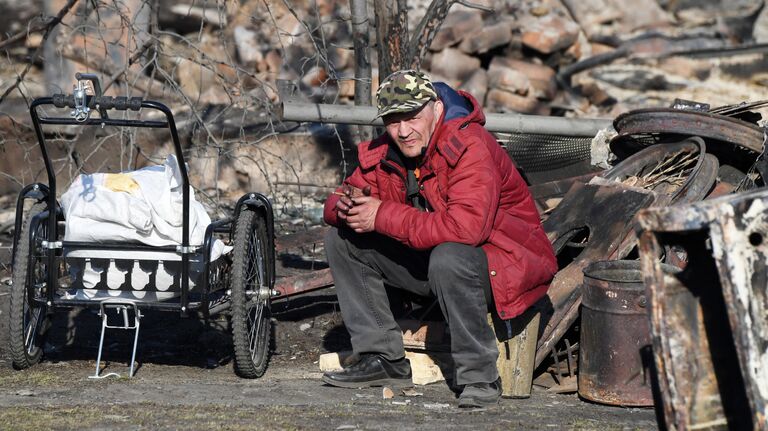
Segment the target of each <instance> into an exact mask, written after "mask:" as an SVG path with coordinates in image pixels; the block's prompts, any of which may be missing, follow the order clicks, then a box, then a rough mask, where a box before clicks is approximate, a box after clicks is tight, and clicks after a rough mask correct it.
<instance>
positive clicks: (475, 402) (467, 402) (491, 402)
mask: <svg viewBox="0 0 768 431" xmlns="http://www.w3.org/2000/svg"><path fill="white" fill-rule="evenodd" d="M497 405H499V398H493V399H491V398H485V399H483V398H476V397H472V398H466V399H463V400H461V399H460V400H459V408H462V409H481V408H485V407H493V406H497Z"/></svg>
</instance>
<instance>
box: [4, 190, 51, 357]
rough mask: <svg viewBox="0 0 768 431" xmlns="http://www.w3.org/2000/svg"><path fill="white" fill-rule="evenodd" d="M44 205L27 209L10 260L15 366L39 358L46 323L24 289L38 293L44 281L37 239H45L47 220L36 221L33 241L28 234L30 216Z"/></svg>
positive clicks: (42, 312) (41, 310) (41, 309)
mask: <svg viewBox="0 0 768 431" xmlns="http://www.w3.org/2000/svg"><path fill="white" fill-rule="evenodd" d="M45 209H46V205H45V204H44V203H36V204H34V205H33V206H32V208H31V209H30V210H29V211H28V212H27V215H26V218H25V219H24V222H23V224H22V227H21V232H20V233H19V242H18V245H17V246H16V256H15V259H14V261H13V278H12V279H13V286H12V288H11V304H10V319H9V320H10V325H9V326H10V327H9V332H10V334H9V336H10V344H11V345H10V347H11V356H12V360H13V366H14V367H15V368H17V369H24V368H29V367H31V366H32V365H34V364H36V363H38V362H39V361H40V357H41V356H42V354H43V343H44V342H45V334H46V332H47V330H48V327H49V325H50V316H49V315H48V310H47V307H46V306H44V305H39V304H31V303H30V302H29V295H28V291H29V290H32V291H33V296H36V297H37V296H42V291H43V286H44V285H45V282H46V274H47V265H46V264H45V262H44V261H43V259H44V257H43V250H42V247H41V244H40V243H41V241H42V240H43V239H47V235H48V224H47V223H40V225H39V226H38V227H37V235H36V241H35V243H34V244H32V243H31V242H30V238H29V230H30V228H31V224H32V218H33V217H34V216H35V215H37V214H39V213H41V212H43V211H45Z"/></svg>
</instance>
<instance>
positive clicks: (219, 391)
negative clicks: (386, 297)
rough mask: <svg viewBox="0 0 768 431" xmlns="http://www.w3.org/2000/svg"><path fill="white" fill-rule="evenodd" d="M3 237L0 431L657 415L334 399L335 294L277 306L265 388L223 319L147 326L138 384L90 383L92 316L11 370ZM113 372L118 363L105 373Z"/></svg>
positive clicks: (375, 392) (545, 423) (507, 402)
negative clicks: (243, 361)
mask: <svg viewBox="0 0 768 431" xmlns="http://www.w3.org/2000/svg"><path fill="white" fill-rule="evenodd" d="M9 240H10V239H9V237H7V236H6V237H3V238H2V241H0V242H2V246H0V247H2V251H1V253H2V255H1V256H0V257H1V258H2V273H1V274H0V279H2V281H3V283H2V285H0V286H1V287H0V320H1V321H2V325H3V328H4V329H3V330H2V331H0V429H9V430H27V429H29V430H32V429H61V430H69V429H78V430H96V429H98V430H105V429H106V430H136V429H148V430H149V429H151V430H155V429H184V430H207V429H222V430H241V429H242V430H246V429H248V430H262V429H264V430H271V429H280V430H282V429H288V430H291V429H297V430H316V429H321V430H356V429H361V430H362V429H370V430H399V429H425V430H427V429H440V430H447V429H481V430H486V429H487V430H502V429H503V430H507V429H525V430H539V429H541V430H550V429H551V430H557V429H585V430H586V429H590V430H591V429H594V430H606V429H608V430H610V429H615V430H624V429H628V430H649V429H655V428H656V422H655V415H654V411H653V410H652V409H644V408H621V407H610V406H604V405H599V404H594V403H589V402H586V401H583V400H581V399H579V397H578V396H577V395H576V394H568V395H558V394H552V393H549V392H547V391H545V390H543V389H538V388H536V387H535V388H534V391H533V394H532V396H531V398H529V399H523V400H513V399H503V400H502V401H501V403H500V405H499V406H498V407H495V408H492V409H487V410H485V411H471V412H466V411H462V410H459V409H458V408H457V407H456V396H455V394H454V393H453V392H452V391H451V390H450V388H449V387H448V385H447V384H445V383H435V384H431V385H427V386H418V387H417V388H416V391H417V392H418V393H421V395H419V396H409V397H406V396H404V395H403V394H402V393H397V394H396V396H395V397H394V398H393V399H384V398H383V397H382V389H381V388H370V389H357V390H354V389H339V388H333V387H330V386H326V385H324V384H323V383H322V382H321V381H320V376H321V374H320V372H319V369H318V365H317V360H318V356H319V355H320V353H323V352H327V351H337V350H341V349H345V348H349V337H348V335H347V333H346V330H344V328H343V326H342V325H341V316H340V314H339V313H338V311H337V310H338V308H337V304H336V300H335V295H334V291H333V289H332V288H331V289H324V290H320V291H317V292H315V293H310V294H304V295H301V296H298V297H295V298H293V299H290V300H283V301H281V302H276V303H275V304H273V312H274V313H273V321H274V340H275V345H274V350H275V351H274V355H273V356H272V361H271V363H270V365H269V368H268V369H267V372H266V374H265V376H264V377H262V378H260V379H256V380H245V379H240V378H238V377H237V376H235V374H234V372H233V369H232V361H231V357H230V355H231V338H230V335H229V332H228V325H227V322H226V319H224V318H221V319H220V320H214V321H210V322H207V323H206V322H202V321H198V320H194V319H182V318H180V317H179V316H177V315H176V314H173V313H151V312H147V313H146V317H145V318H144V319H142V332H141V335H140V341H139V343H140V344H139V351H138V355H137V356H138V358H137V360H138V362H139V363H140V368H139V369H138V371H137V374H136V376H135V377H134V378H132V379H129V378H125V377H121V378H114V377H111V378H106V379H103V380H94V379H89V378H88V376H89V375H92V374H93V373H94V369H95V359H96V354H97V347H98V337H99V326H98V323H99V321H98V318H97V316H96V314H95V313H93V312H91V311H88V310H74V311H72V312H70V313H66V312H65V313H59V314H57V315H56V317H55V319H54V326H53V329H52V332H51V333H50V337H49V344H48V345H47V346H46V349H45V356H44V359H43V361H42V362H41V363H40V364H38V365H36V366H34V367H32V368H31V369H28V370H24V371H17V370H14V369H13V368H12V367H11V362H10V358H9V355H8V345H7V344H8V335H7V329H5V328H7V323H8V322H7V316H8V299H9V286H8V285H7V284H6V283H5V281H6V280H7V279H8V275H9V274H8V270H7V269H8V261H9V254H10V249H9V248H8V245H9ZM121 332H122V331H112V332H108V333H107V339H106V341H105V357H104V359H106V360H107V361H109V362H108V368H107V370H106V371H116V372H122V373H125V372H126V371H127V362H128V361H129V358H130V341H131V339H130V338H129V334H125V333H121ZM112 361H114V362H112Z"/></svg>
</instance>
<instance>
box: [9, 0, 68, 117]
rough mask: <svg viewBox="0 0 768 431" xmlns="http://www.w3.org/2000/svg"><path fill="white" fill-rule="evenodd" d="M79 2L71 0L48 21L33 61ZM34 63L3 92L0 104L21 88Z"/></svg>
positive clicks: (31, 62)
mask: <svg viewBox="0 0 768 431" xmlns="http://www.w3.org/2000/svg"><path fill="white" fill-rule="evenodd" d="M77 1H78V0H69V1H68V2H67V4H65V5H64V7H63V8H61V10H59V13H57V14H56V16H55V17H53V19H52V20H50V21H48V23H47V24H46V25H45V26H43V28H42V30H44V31H45V33H43V40H42V42H41V43H40V45H39V46H38V47H37V48H36V49H35V52H34V54H32V58H33V59H36V58H37V57H38V56H39V55H40V51H41V50H42V49H43V46H45V41H46V40H48V36H49V35H50V34H51V31H52V30H53V28H54V27H56V26H57V25H58V24H59V23H60V22H61V20H62V19H64V16H66V15H67V13H69V11H70V9H72V7H74V5H75V3H77ZM14 37H15V36H14ZM5 45H6V43H5V42H3V43H2V44H0V48H2V47H3V46H5ZM33 63H34V61H30V62H28V63H27V65H26V66H25V67H24V70H23V71H22V72H21V73H20V74H19V75H18V76H17V77H16V82H14V83H13V84H11V86H10V87H8V88H7V89H6V90H5V91H4V92H3V94H2V95H0V103H3V100H5V98H6V97H8V95H9V94H11V92H12V91H13V90H14V89H16V88H17V87H18V86H19V84H20V83H21V81H23V80H24V77H25V76H27V73H28V72H29V69H30V68H31V67H32V64H33Z"/></svg>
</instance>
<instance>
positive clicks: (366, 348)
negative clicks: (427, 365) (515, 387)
mask: <svg viewBox="0 0 768 431" xmlns="http://www.w3.org/2000/svg"><path fill="white" fill-rule="evenodd" d="M325 249H326V253H327V255H328V263H329V265H330V267H331V274H332V275H333V280H334V283H335V285H336V294H337V296H338V299H339V306H340V307H341V314H342V317H343V319H344V325H345V326H346V327H347V330H348V331H349V334H350V336H351V338H352V347H353V350H354V352H355V353H357V354H361V353H378V354H380V355H382V356H383V357H384V358H386V359H388V360H397V359H400V358H402V357H403V356H404V354H405V351H404V349H403V337H402V332H401V330H400V328H399V327H398V325H397V323H396V322H395V319H394V317H393V316H392V311H391V309H390V305H389V299H388V297H387V292H386V288H385V285H386V286H391V287H394V288H399V289H403V290H406V291H408V292H412V293H415V294H417V295H421V296H432V295H434V296H435V297H437V300H438V303H439V304H440V308H441V309H442V311H443V316H445V320H446V322H447V323H448V328H449V330H450V335H451V356H452V358H453V361H454V363H455V365H456V368H455V371H456V375H455V380H454V382H455V384H456V385H466V384H470V383H482V382H485V383H490V382H494V381H495V380H496V379H497V378H498V377H499V374H498V370H497V369H496V359H497V358H498V356H499V351H498V348H497V347H496V339H495V338H496V337H495V334H494V332H493V330H492V329H491V327H490V326H489V325H488V322H487V317H486V316H487V313H488V305H487V302H486V298H485V292H486V289H487V288H488V287H489V286H490V280H489V278H488V261H487V258H486V256H485V252H484V251H483V250H482V248H479V247H472V246H469V245H466V244H459V243H452V242H447V243H443V244H440V245H438V246H437V247H435V248H434V249H432V250H431V251H417V250H414V249H411V248H409V247H406V246H405V245H403V244H401V243H399V242H397V241H395V240H394V239H392V238H389V237H386V236H384V235H380V234H377V233H367V234H357V233H355V232H353V231H352V230H351V229H347V228H341V229H336V228H332V229H331V230H330V231H329V232H328V234H327V236H326V238H325Z"/></svg>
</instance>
